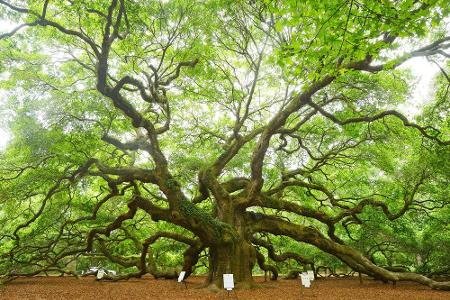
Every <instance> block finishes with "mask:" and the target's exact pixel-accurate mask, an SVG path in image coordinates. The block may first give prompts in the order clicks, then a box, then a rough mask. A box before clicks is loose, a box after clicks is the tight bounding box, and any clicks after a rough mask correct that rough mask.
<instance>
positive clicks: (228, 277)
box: [223, 274, 234, 291]
mask: <svg viewBox="0 0 450 300" xmlns="http://www.w3.org/2000/svg"><path fill="white" fill-rule="evenodd" d="M223 288H224V289H226V290H228V291H231V290H232V289H233V288H234V279H233V274H223Z"/></svg>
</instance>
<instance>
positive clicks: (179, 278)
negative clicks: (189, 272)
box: [178, 271, 186, 282]
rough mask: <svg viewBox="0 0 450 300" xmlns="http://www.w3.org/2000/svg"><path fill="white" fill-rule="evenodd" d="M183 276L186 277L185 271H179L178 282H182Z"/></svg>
mask: <svg viewBox="0 0 450 300" xmlns="http://www.w3.org/2000/svg"><path fill="white" fill-rule="evenodd" d="M185 275H186V271H181V272H180V275H178V282H183V280H184V276H185Z"/></svg>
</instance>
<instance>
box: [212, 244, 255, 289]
mask: <svg viewBox="0 0 450 300" xmlns="http://www.w3.org/2000/svg"><path fill="white" fill-rule="evenodd" d="M255 262H256V251H255V248H254V247H253V246H252V245H251V244H250V243H249V242H248V241H245V240H244V239H241V240H238V241H236V242H235V243H227V244H218V245H214V246H211V247H210V248H209V273H208V279H207V280H208V284H213V285H215V286H217V287H218V288H223V276H222V275H223V274H233V275H234V282H235V283H236V287H241V288H248V287H251V286H252V285H253V278H252V269H253V266H254V265H255Z"/></svg>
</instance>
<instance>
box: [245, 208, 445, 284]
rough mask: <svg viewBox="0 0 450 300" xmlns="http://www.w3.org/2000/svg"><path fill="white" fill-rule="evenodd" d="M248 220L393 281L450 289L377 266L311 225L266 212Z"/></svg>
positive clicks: (253, 225)
mask: <svg viewBox="0 0 450 300" xmlns="http://www.w3.org/2000/svg"><path fill="white" fill-rule="evenodd" d="M249 224H251V228H252V230H253V231H254V232H268V233H272V234H275V235H285V236H289V237H291V238H293V239H294V240H297V241H299V242H305V243H308V244H311V245H314V246H316V247H318V248H319V249H321V250H323V251H325V252H327V253H330V254H332V255H334V256H336V257H338V258H339V259H341V260H342V261H344V262H345V263H346V264H348V265H349V266H350V267H352V268H353V269H354V270H356V271H359V272H363V273H367V274H368V275H371V276H374V277H379V278H383V279H386V280H390V281H394V282H395V281H405V280H406V281H416V282H419V283H421V284H425V285H428V286H430V287H431V288H433V289H441V290H450V282H437V281H434V280H432V279H430V278H427V277H425V276H422V275H419V274H415V273H396V272H391V271H388V270H386V269H383V268H381V267H378V266H376V265H375V264H373V263H372V262H371V261H370V260H369V259H368V258H366V257H364V256H363V255H362V254H361V253H359V252H358V251H357V250H354V249H352V248H351V247H349V246H345V245H341V244H338V243H336V242H333V241H331V240H329V239H327V238H326V237H325V236H324V235H323V234H322V233H320V231H318V230H317V229H315V228H313V227H306V226H303V225H299V224H294V223H291V222H287V221H285V220H282V219H280V218H276V217H269V216H259V218H257V219H255V218H253V217H251V216H249Z"/></svg>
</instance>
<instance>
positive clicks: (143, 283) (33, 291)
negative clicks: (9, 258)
mask: <svg viewBox="0 0 450 300" xmlns="http://www.w3.org/2000/svg"><path fill="white" fill-rule="evenodd" d="M204 280H205V278H204V277H190V278H189V279H188V280H187V289H185V287H184V285H182V284H178V283H176V282H175V281H173V280H163V279H160V280H155V279H153V278H151V277H144V278H142V279H132V280H129V281H122V282H115V283H114V282H97V281H95V279H94V278H93V277H90V278H80V279H76V278H73V277H63V278H62V277H37V278H36V277H35V278H23V279H17V280H16V281H13V282H11V283H8V284H7V285H5V286H2V287H0V299H2V300H3V299H70V300H71V299H99V300H105V299H236V298H237V299H258V300H262V299H270V300H277V299H333V300H336V299H363V300H368V299H395V300H400V299H408V300H413V299H424V300H425V299H426V300H429V299H450V292H442V291H434V290H431V289H430V288H428V287H426V286H422V285H419V284H415V283H408V282H401V283H398V284H397V286H396V287H393V286H392V285H389V284H383V283H381V282H376V281H373V280H370V279H365V280H364V283H363V284H362V285H360V283H359V281H358V279H357V278H327V279H319V280H316V281H314V282H313V284H312V288H311V289H307V290H303V291H302V290H301V289H300V281H299V280H283V279H280V280H278V281H272V282H271V281H268V282H264V278H263V277H256V278H255V281H256V283H257V284H258V288H255V289H251V290H238V291H235V292H233V293H231V294H230V295H227V293H226V292H224V291H221V292H219V293H213V292H211V291H208V290H206V289H200V288H199V285H201V283H202V282H203V281H204Z"/></svg>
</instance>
